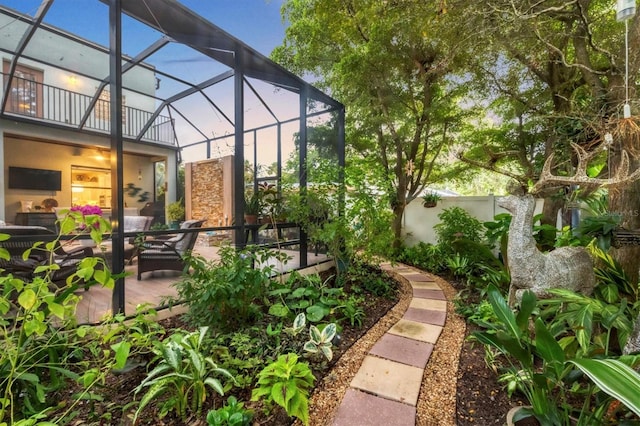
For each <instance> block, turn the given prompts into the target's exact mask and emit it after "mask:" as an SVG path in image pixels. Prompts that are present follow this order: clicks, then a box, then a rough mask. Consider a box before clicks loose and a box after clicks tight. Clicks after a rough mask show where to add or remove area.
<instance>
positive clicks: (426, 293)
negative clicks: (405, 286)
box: [413, 288, 447, 300]
mask: <svg viewBox="0 0 640 426" xmlns="http://www.w3.org/2000/svg"><path fill="white" fill-rule="evenodd" d="M413 297H418V298H420V299H436V300H447V298H446V297H445V295H444V292H443V291H442V290H440V289H438V290H430V289H422V288H414V289H413Z"/></svg>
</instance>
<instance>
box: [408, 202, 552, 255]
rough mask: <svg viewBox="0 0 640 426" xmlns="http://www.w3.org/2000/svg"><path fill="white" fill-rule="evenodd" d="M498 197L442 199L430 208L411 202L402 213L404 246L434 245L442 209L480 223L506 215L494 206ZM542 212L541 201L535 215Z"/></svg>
mask: <svg viewBox="0 0 640 426" xmlns="http://www.w3.org/2000/svg"><path fill="white" fill-rule="evenodd" d="M497 198H499V197H496V196H493V195H488V196H482V197H443V198H442V199H441V200H440V201H438V205H437V206H436V207H432V208H425V207H423V206H422V198H416V199H415V200H413V201H412V202H411V203H409V205H408V206H407V208H406V209H405V213H404V220H403V228H404V229H403V231H404V236H405V240H404V241H405V244H406V245H407V246H413V245H415V244H418V243H419V242H425V243H431V244H435V243H436V242H437V239H436V233H435V230H434V229H433V226H434V225H436V224H437V223H439V222H440V219H439V218H438V214H440V213H441V212H442V211H443V210H444V209H448V208H451V207H454V206H455V207H460V208H462V209H464V210H466V211H467V212H468V213H469V214H470V215H471V216H473V217H475V218H476V219H478V220H479V221H480V222H491V221H493V218H494V216H495V215H497V214H499V213H508V212H507V211H506V210H504V209H503V208H501V207H498V205H497V204H496V199H497ZM541 211H542V200H538V203H537V205H536V211H535V213H536V214H537V213H540V212H541Z"/></svg>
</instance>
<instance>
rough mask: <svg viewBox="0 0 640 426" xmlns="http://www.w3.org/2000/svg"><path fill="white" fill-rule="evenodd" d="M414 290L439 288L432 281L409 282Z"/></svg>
mask: <svg viewBox="0 0 640 426" xmlns="http://www.w3.org/2000/svg"><path fill="white" fill-rule="evenodd" d="M409 284H411V287H412V288H413V289H414V290H419V289H423V290H440V286H439V285H438V284H436V283H435V282H434V281H409Z"/></svg>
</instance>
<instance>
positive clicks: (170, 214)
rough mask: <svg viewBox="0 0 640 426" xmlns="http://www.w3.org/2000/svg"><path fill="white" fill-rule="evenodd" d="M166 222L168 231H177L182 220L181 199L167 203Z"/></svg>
mask: <svg viewBox="0 0 640 426" xmlns="http://www.w3.org/2000/svg"><path fill="white" fill-rule="evenodd" d="M167 220H168V221H169V228H170V229H178V227H179V224H180V221H181V220H184V206H183V205H182V199H180V200H178V201H174V202H173V203H169V205H168V206H167Z"/></svg>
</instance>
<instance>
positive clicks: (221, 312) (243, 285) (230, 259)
mask: <svg viewBox="0 0 640 426" xmlns="http://www.w3.org/2000/svg"><path fill="white" fill-rule="evenodd" d="M218 254H219V255H220V259H219V260H206V259H205V258H203V257H199V256H196V257H192V258H191V259H190V264H191V267H192V268H193V272H192V273H191V274H190V275H188V276H186V277H184V278H183V279H182V280H181V281H179V282H178V283H176V287H177V290H178V295H179V299H180V300H182V301H184V302H185V303H186V304H187V305H188V306H189V311H188V312H187V314H185V318H186V320H187V321H188V322H189V323H191V324H193V325H196V326H211V327H213V328H215V329H220V328H221V329H225V330H228V329H231V328H235V329H237V328H241V327H242V326H244V325H247V324H251V323H252V322H253V321H254V320H256V319H257V318H259V317H260V316H261V315H262V310H261V302H262V300H263V298H264V297H265V296H266V294H267V291H268V290H269V287H270V277H271V276H273V275H274V274H275V273H276V270H275V267H274V266H269V264H267V262H266V260H267V259H269V258H271V259H273V258H276V259H278V260H282V261H284V260H285V258H284V257H283V255H282V254H279V253H275V252H273V251H268V250H251V249H246V250H240V251H238V250H236V249H235V248H233V247H229V246H225V247H221V248H220V250H219V252H218ZM259 265H266V266H259ZM173 302H175V300H173Z"/></svg>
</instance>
